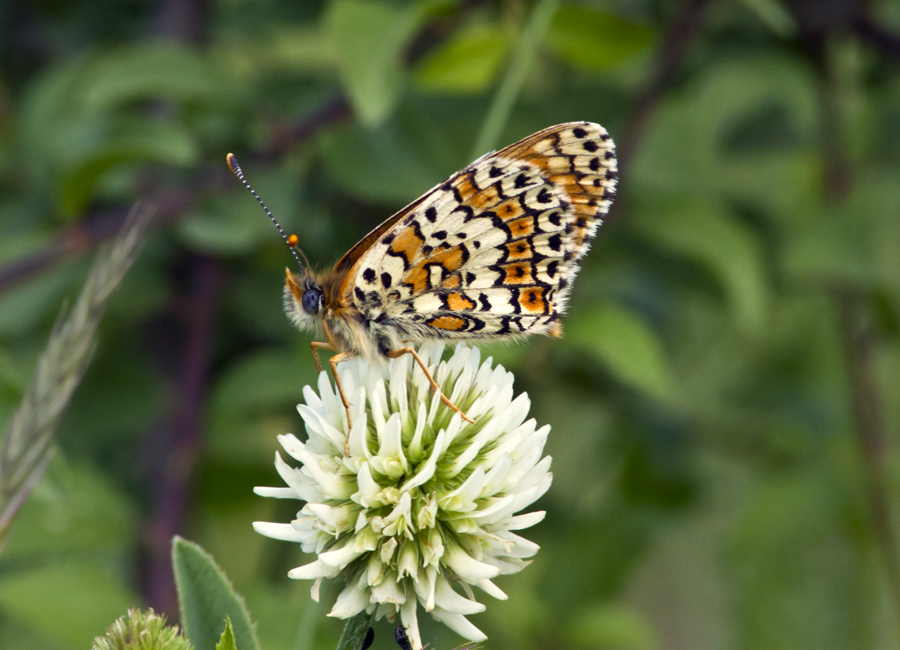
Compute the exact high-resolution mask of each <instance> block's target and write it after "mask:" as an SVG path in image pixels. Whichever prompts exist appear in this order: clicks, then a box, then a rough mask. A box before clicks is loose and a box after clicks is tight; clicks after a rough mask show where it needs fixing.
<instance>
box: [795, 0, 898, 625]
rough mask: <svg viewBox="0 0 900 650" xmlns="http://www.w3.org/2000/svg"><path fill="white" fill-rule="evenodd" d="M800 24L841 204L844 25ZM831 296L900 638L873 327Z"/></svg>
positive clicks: (826, 159)
mask: <svg viewBox="0 0 900 650" xmlns="http://www.w3.org/2000/svg"><path fill="white" fill-rule="evenodd" d="M799 4H803V3H799ZM811 11H812V10H811ZM798 22H799V24H800V25H801V27H803V26H809V27H810V30H811V31H810V32H809V33H801V39H803V40H804V41H805V42H806V43H807V47H808V48H809V51H810V54H811V55H812V57H813V60H814V61H815V63H816V64H817V67H818V70H819V75H820V89H821V92H820V99H821V102H820V105H821V110H822V133H821V141H822V144H821V147H822V157H823V163H824V170H823V171H824V176H825V183H824V192H825V196H826V199H828V200H829V201H830V202H832V203H840V202H841V201H843V200H845V199H846V197H847V196H848V195H849V193H850V191H851V189H852V183H853V174H852V169H851V167H850V158H848V157H847V156H846V155H845V153H844V152H845V151H846V149H847V146H846V138H845V129H844V128H843V126H844V122H843V120H842V119H841V115H840V114H839V112H838V111H839V107H840V106H841V102H839V101H837V96H838V95H839V93H840V88H839V87H838V82H837V79H836V75H835V71H834V69H833V62H832V60H831V58H830V57H829V52H828V41H829V40H830V39H831V38H833V37H834V36H835V35H837V34H840V33H842V32H843V30H844V29H845V25H844V24H841V23H836V24H833V25H831V26H830V27H831V31H828V30H824V29H822V25H821V24H817V23H816V22H815V21H813V20H801V21H798ZM833 296H834V301H835V308H836V310H837V312H838V319H839V330H840V338H841V344H842V347H843V349H844V356H845V359H846V364H847V383H848V385H849V389H850V407H851V410H852V412H853V420H854V429H855V434H856V441H857V444H858V446H859V450H860V456H861V460H862V465H863V474H864V477H865V478H864V480H865V490H866V496H867V499H868V506H869V516H870V519H871V526H872V531H873V533H874V536H875V539H876V543H877V544H878V547H879V550H880V552H881V555H882V558H883V561H884V564H885V568H886V570H887V581H888V587H889V589H890V592H891V597H892V599H893V605H894V625H895V629H896V630H897V633H898V638H900V558H898V555H897V552H898V546H897V540H898V537H897V531H896V530H895V527H894V524H893V519H892V505H891V501H890V498H889V496H888V495H889V494H890V493H891V490H890V481H889V479H888V456H889V453H890V451H889V445H888V438H887V436H886V435H885V432H884V425H883V423H882V417H881V413H882V407H881V398H880V394H879V386H878V383H877V381H876V379H875V377H876V371H875V368H874V357H875V354H876V352H877V350H876V340H875V335H874V332H873V329H872V325H871V324H870V323H869V322H867V319H866V312H867V305H866V300H865V296H864V294H863V293H862V290H861V289H860V288H858V287H855V286H849V285H847V286H840V287H837V288H835V289H834V290H833Z"/></svg>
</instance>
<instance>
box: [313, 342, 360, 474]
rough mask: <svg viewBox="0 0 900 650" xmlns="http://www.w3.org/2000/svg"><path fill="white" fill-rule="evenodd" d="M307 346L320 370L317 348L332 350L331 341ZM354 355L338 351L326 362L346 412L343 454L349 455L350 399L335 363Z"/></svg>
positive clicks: (333, 349) (333, 348) (320, 370)
mask: <svg viewBox="0 0 900 650" xmlns="http://www.w3.org/2000/svg"><path fill="white" fill-rule="evenodd" d="M309 347H310V348H311V349H312V355H313V359H315V361H316V369H317V370H318V371H319V372H322V362H321V361H320V360H319V350H325V351H326V352H334V351H335V347H334V345H332V344H331V343H325V342H323V341H313V342H312V343H310V345H309ZM355 356H356V355H355V354H353V353H352V352H339V353H338V354H335V355H333V356H332V357H331V358H330V359H329V360H328V364H329V365H330V366H331V376H332V377H334V383H335V385H336V386H337V389H338V394H339V395H340V396H341V403H342V404H343V405H344V411H345V412H346V413H347V431H348V434H347V442H345V443H344V455H345V456H349V455H350V434H349V431H350V429H351V428H353V421H352V420H351V419H350V401H349V400H348V399H347V396H346V395H345V394H344V386H343V384H341V377H340V375H338V371H337V364H339V363H340V362H341V361H346V360H347V359H352V358H353V357H355Z"/></svg>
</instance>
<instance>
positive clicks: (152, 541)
mask: <svg viewBox="0 0 900 650" xmlns="http://www.w3.org/2000/svg"><path fill="white" fill-rule="evenodd" d="M186 266H187V268H186V269H185V270H184V276H185V277H187V278H189V281H190V282H191V286H189V287H188V288H187V289H186V294H185V295H184V296H183V299H182V300H180V301H179V302H178V305H177V310H178V311H177V314H176V319H177V320H178V323H177V327H176V330H175V332H174V333H172V334H174V336H171V337H167V338H166V340H165V341H163V342H162V345H163V347H164V348H166V350H165V352H167V353H168V354H170V355H172V358H173V359H175V360H176V362H177V364H178V368H177V370H176V372H177V373H178V376H177V377H175V382H174V386H173V387H172V389H173V393H174V396H175V403H174V405H173V408H172V410H171V416H170V418H169V420H168V422H166V423H165V424H164V425H163V426H161V427H159V428H158V430H157V432H156V435H154V436H152V440H150V441H149V442H151V444H154V445H156V449H155V450H153V451H151V455H152V456H153V460H155V461H158V462H154V463H153V469H155V470H157V472H158V474H157V475H156V476H154V477H153V478H152V482H153V484H154V485H155V486H156V490H155V494H156V506H155V511H154V513H153V515H152V517H151V518H150V519H149V520H148V522H147V523H146V525H145V531H144V544H145V548H146V551H147V554H148V557H147V559H146V561H145V562H144V569H143V575H144V589H143V593H144V594H145V596H146V597H147V600H148V603H149V604H150V605H151V606H152V607H153V608H154V609H156V610H157V611H163V612H166V614H168V615H170V616H176V615H177V613H178V607H177V595H176V593H175V583H174V579H173V576H172V566H171V564H172V563H171V557H170V552H171V543H172V537H173V536H174V535H175V534H177V533H181V532H183V521H184V516H185V513H186V511H187V507H188V503H189V501H190V494H191V489H192V487H193V482H194V479H195V478H196V467H197V459H198V457H199V455H200V451H201V449H202V445H203V437H204V436H203V433H204V428H203V423H202V415H203V413H202V410H203V404H204V402H205V400H204V398H205V396H206V393H207V386H208V380H209V374H210V367H211V363H212V362H211V359H212V354H211V352H212V335H213V332H215V316H216V310H217V307H218V302H219V296H220V294H221V288H222V286H223V284H224V270H223V266H222V264H221V263H220V262H219V261H218V260H214V259H212V258H208V257H191V258H189V259H188V260H187V264H186Z"/></svg>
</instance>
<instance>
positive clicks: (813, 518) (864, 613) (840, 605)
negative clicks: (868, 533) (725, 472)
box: [731, 441, 890, 650]
mask: <svg viewBox="0 0 900 650" xmlns="http://www.w3.org/2000/svg"><path fill="white" fill-rule="evenodd" d="M834 442H836V443H837V444H833V445H832V446H833V452H834V458H847V454H848V453H850V449H849V447H848V446H847V445H846V444H842V443H843V442H845V441H834ZM846 442H849V441H846ZM856 480H858V478H857V479H856ZM848 487H851V486H848V485H846V484H845V483H844V481H843V477H841V476H839V475H837V474H835V473H834V472H832V471H829V468H826V467H823V466H821V465H819V466H818V467H813V468H808V469H807V470H806V471H797V472H792V473H790V474H789V475H787V476H783V477H780V479H779V478H774V477H769V478H768V480H766V481H765V482H760V483H759V484H758V485H757V489H756V490H754V491H753V492H751V493H750V494H749V495H748V499H747V501H746V504H745V505H744V507H742V508H741V509H739V510H738V511H737V512H736V515H737V521H736V525H735V526H734V539H733V546H732V552H731V555H732V559H733V560H734V564H735V568H736V571H735V572H734V574H733V575H732V580H733V581H734V582H733V587H732V588H733V592H734V594H735V595H736V597H737V598H738V599H739V609H738V613H739V615H740V620H739V621H737V623H738V625H739V629H740V633H741V636H742V637H743V638H746V639H747V640H748V643H750V644H751V645H752V646H753V647H759V648H762V647H765V648H775V649H780V648H784V649H785V650H788V649H792V650H793V649H796V650H805V649H809V650H816V649H819V648H823V647H828V646H831V647H839V648H840V647H844V648H858V647H887V645H886V644H884V642H885V641H886V640H887V639H885V638H884V635H885V633H886V631H887V630H886V628H885V626H884V625H883V624H882V625H881V628H882V629H881V631H880V632H876V630H875V629H874V628H873V629H867V628H868V627H869V625H870V623H869V621H870V620H871V619H870V616H869V612H871V611H872V608H873V607H879V605H876V602H879V601H880V602H881V603H882V604H884V601H881V600H880V598H879V597H877V596H876V595H875V592H872V591H870V590H867V589H864V588H862V585H863V584H865V583H869V582H870V581H872V580H881V579H882V578H883V571H884V570H883V568H881V566H882V565H881V562H880V560H875V559H874V558H873V557H871V550H870V548H869V547H868V544H864V545H859V544H858V543H856V542H855V540H854V537H855V535H854V534H853V532H852V531H851V528H850V525H852V524H851V522H852V521H853V520H854V519H855V520H856V521H862V520H864V519H865V518H866V517H867V516H868V515H867V514H864V511H865V510H867V509H868V506H867V505H865V504H863V503H861V502H860V501H859V500H853V499H851V498H850V497H851V494H849V493H847V488H848ZM851 489H852V488H851ZM848 524H850V525H848ZM879 575H880V576H881V578H879V577H876V576H879ZM823 612H827V613H828V615H827V616H823V615H822V613H823ZM888 627H890V626H888ZM788 639H790V640H788ZM836 641H837V643H836ZM879 641H880V642H879Z"/></svg>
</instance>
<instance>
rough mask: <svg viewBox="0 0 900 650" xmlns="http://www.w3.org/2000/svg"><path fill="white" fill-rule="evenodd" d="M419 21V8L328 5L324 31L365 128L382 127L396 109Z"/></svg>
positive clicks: (353, 2) (347, 0)
mask: <svg viewBox="0 0 900 650" xmlns="http://www.w3.org/2000/svg"><path fill="white" fill-rule="evenodd" d="M420 18H421V12H420V10H419V9H418V8H417V5H416V4H409V5H406V6H404V5H390V4H379V3H374V2H365V1H364V0H335V1H334V2H331V3H330V4H329V7H328V12H327V14H326V16H325V24H324V30H325V33H326V35H327V37H328V41H329V43H330V45H331V48H332V50H333V52H334V56H335V60H336V61H337V66H338V73H339V75H340V77H341V81H342V82H343V84H344V88H345V89H346V91H347V95H348V97H349V99H350V103H351V104H352V106H353V109H354V112H355V113H356V115H357V116H358V117H359V120H360V122H362V123H363V124H364V125H366V126H369V127H372V126H377V125H378V124H381V123H382V122H384V121H385V120H386V119H387V118H388V117H389V116H390V114H391V113H392V112H393V110H394V107H395V106H396V105H397V102H398V101H399V99H400V94H401V92H402V90H403V84H404V77H405V71H404V64H403V60H402V54H403V50H404V49H405V47H406V45H407V44H408V42H409V40H410V39H411V38H412V36H413V34H414V31H415V29H416V27H417V26H418V24H419V21H420Z"/></svg>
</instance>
